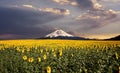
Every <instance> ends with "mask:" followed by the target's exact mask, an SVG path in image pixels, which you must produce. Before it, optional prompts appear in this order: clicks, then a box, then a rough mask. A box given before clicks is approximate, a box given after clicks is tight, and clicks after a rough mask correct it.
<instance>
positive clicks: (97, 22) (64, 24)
mask: <svg viewBox="0 0 120 73" xmlns="http://www.w3.org/2000/svg"><path fill="white" fill-rule="evenodd" d="M57 29H62V30H64V31H66V32H68V33H70V34H72V35H75V36H82V37H87V38H98V39H105V38H110V37H114V36H116V35H119V34H120V0H0V39H20V38H22V39H23V38H39V37H44V36H45V35H47V34H49V33H50V32H53V31H55V30H57Z"/></svg>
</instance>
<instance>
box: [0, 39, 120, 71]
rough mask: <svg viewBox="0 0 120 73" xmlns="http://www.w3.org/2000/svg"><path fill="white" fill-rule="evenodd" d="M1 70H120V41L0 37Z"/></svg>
mask: <svg viewBox="0 0 120 73" xmlns="http://www.w3.org/2000/svg"><path fill="white" fill-rule="evenodd" d="M0 73H120V41H94V40H47V39H46V40H1V41H0Z"/></svg>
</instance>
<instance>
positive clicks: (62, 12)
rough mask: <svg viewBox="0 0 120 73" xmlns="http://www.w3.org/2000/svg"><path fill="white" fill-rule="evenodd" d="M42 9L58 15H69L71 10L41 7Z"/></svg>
mask: <svg viewBox="0 0 120 73" xmlns="http://www.w3.org/2000/svg"><path fill="white" fill-rule="evenodd" d="M39 10H40V11H43V12H50V13H54V14H58V15H69V14H70V11H69V10H68V9H60V8H43V9H39Z"/></svg>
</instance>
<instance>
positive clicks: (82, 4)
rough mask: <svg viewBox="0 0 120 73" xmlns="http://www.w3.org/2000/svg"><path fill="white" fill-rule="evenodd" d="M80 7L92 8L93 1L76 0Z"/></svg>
mask: <svg viewBox="0 0 120 73" xmlns="http://www.w3.org/2000/svg"><path fill="white" fill-rule="evenodd" d="M76 2H77V4H78V6H79V7H80V8H86V9H93V7H94V3H93V2H92V1H91V0H76Z"/></svg>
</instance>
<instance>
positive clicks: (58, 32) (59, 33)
mask: <svg viewBox="0 0 120 73" xmlns="http://www.w3.org/2000/svg"><path fill="white" fill-rule="evenodd" d="M60 36H61V37H73V35H71V34H68V33H67V32H65V31H63V30H61V29H59V30H55V31H54V32H52V33H50V34H48V35H46V36H45V37H50V38H52V37H60Z"/></svg>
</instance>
